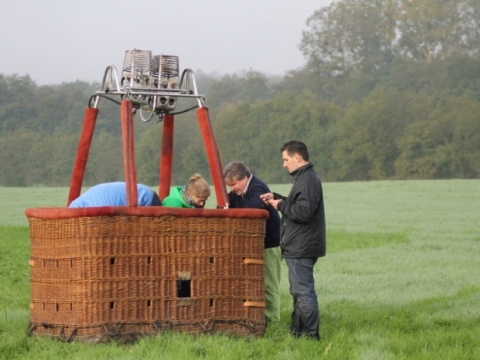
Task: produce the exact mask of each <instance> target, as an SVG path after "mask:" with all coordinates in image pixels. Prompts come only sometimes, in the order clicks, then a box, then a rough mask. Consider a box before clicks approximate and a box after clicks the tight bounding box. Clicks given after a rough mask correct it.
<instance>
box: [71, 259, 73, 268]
mask: <svg viewBox="0 0 480 360" xmlns="http://www.w3.org/2000/svg"><path fill="white" fill-rule="evenodd" d="M70 267H71V268H73V260H70Z"/></svg>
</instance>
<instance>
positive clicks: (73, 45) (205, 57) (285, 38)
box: [0, 0, 332, 85]
mask: <svg viewBox="0 0 480 360" xmlns="http://www.w3.org/2000/svg"><path fill="white" fill-rule="evenodd" d="M2 2H3V3H2V6H1V15H0V16H1V21H0V46H1V50H0V51H1V56H0V73H2V74H4V75H13V74H18V75H20V76H23V75H30V76H31V78H32V79H33V80H34V81H35V82H36V83H37V84H39V85H46V84H58V83H62V82H72V81H75V80H82V81H87V82H93V81H98V82H101V80H102V78H103V73H104V71H105V68H106V67H107V66H108V65H115V66H116V67H117V69H118V70H119V71H121V66H122V64H123V58H124V54H125V51H126V50H130V49H141V50H151V51H152V54H154V55H157V54H164V55H177V56H179V62H180V71H183V69H185V68H191V69H193V70H194V71H197V70H199V69H201V70H202V71H203V72H204V73H207V74H210V73H213V72H217V73H219V74H233V73H238V72H240V71H243V70H250V69H252V70H256V71H261V72H263V73H265V74H267V75H284V73H285V72H286V71H288V70H292V69H296V68H299V67H301V66H302V65H304V63H305V59H304V58H303V55H302V54H301V52H300V50H299V49H298V45H299V44H300V42H301V39H302V30H306V21H307V19H308V18H309V17H310V16H311V15H313V13H314V12H315V11H316V10H319V9H320V8H322V7H325V6H328V5H329V4H330V3H331V2H332V0H297V1H292V0H240V1H238V0H172V1H166V0H156V1H154V0H144V1H141V0H136V1H126V0H95V1H94V0H43V1H39V0H17V1H9V2H7V1H2Z"/></svg>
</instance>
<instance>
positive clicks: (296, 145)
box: [280, 140, 310, 161]
mask: <svg viewBox="0 0 480 360" xmlns="http://www.w3.org/2000/svg"><path fill="white" fill-rule="evenodd" d="M284 151H286V152H287V154H288V155H289V156H293V154H298V155H300V156H301V157H302V159H303V160H305V161H308V160H309V159H310V156H309V155H308V149H307V145H305V143H303V142H301V141H298V140H292V141H289V142H286V143H285V144H283V146H282V147H281V149H280V152H282V153H283V152H284Z"/></svg>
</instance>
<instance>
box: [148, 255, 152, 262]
mask: <svg viewBox="0 0 480 360" xmlns="http://www.w3.org/2000/svg"><path fill="white" fill-rule="evenodd" d="M151 263H152V258H151V257H150V256H149V257H147V264H151Z"/></svg>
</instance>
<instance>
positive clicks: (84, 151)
mask: <svg viewBox="0 0 480 360" xmlns="http://www.w3.org/2000/svg"><path fill="white" fill-rule="evenodd" d="M97 115H98V109H93V108H87V110H86V111H85V117H84V120H83V128H82V135H81V136H80V141H79V142H78V148H77V156H76V158H75V165H74V167H73V173H72V179H71V180H70V193H69V194H68V200H67V206H69V205H70V204H71V202H72V201H73V200H75V199H76V198H78V197H79V196H80V192H81V191H82V184H83V178H84V176H85V168H86V167H87V160H88V153H89V152H90V145H91V143H92V138H93V131H94V130H95V123H96V121H97Z"/></svg>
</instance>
